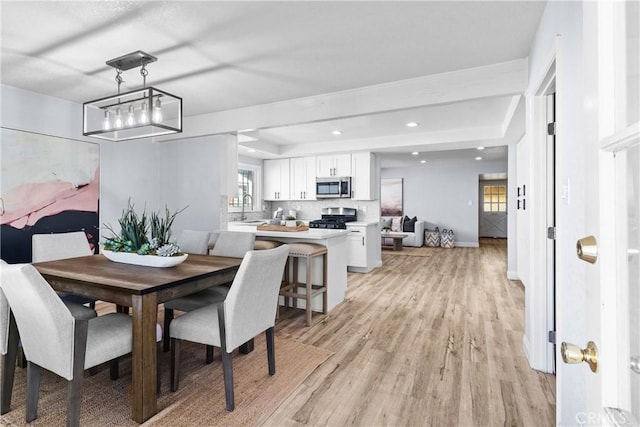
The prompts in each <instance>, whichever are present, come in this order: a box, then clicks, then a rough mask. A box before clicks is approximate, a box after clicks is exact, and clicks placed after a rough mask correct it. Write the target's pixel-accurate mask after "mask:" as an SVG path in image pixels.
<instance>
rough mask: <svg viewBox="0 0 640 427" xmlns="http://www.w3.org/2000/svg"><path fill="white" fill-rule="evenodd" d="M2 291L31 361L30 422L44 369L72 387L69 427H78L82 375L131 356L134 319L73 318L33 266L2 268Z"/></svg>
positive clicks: (114, 316)
mask: <svg viewBox="0 0 640 427" xmlns="http://www.w3.org/2000/svg"><path fill="white" fill-rule="evenodd" d="M0 287H1V288H2V291H3V293H4V295H5V296H6V299H7V301H8V302H9V306H10V308H11V312H12V313H13V315H14V317H15V321H16V325H17V329H18V332H19V334H20V340H21V342H22V346H23V349H24V353H25V356H26V358H27V410H26V421H27V422H31V421H33V420H35V419H36V418H37V415H38V394H39V386H40V370H41V368H45V369H47V370H49V371H51V372H53V373H55V374H56V375H59V376H61V377H63V378H65V379H66V380H67V381H68V389H67V394H68V395H67V425H72V426H77V425H78V424H79V419H80V403H81V390H82V380H83V375H84V370H85V369H89V368H91V367H94V366H97V365H99V364H101V363H104V362H107V361H109V360H114V359H117V358H118V357H119V356H122V355H125V354H128V353H130V352H131V346H132V329H131V318H130V317H129V316H128V315H126V314H121V313H111V314H106V315H103V316H99V317H94V318H92V319H78V318H75V317H74V316H73V315H72V314H71V312H70V311H69V309H68V308H67V306H65V304H64V303H63V302H62V301H61V300H60V298H59V297H58V295H57V294H56V293H55V291H54V290H53V289H52V288H51V286H49V284H48V283H47V282H46V281H45V280H44V278H43V277H42V276H41V275H40V273H39V272H38V270H36V269H35V267H33V266H32V265H30V264H15V265H3V266H2V272H1V279H0Z"/></svg>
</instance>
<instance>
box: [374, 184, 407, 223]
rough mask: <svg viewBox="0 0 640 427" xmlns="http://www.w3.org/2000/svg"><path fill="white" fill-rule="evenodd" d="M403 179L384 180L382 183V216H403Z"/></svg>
mask: <svg viewBox="0 0 640 427" xmlns="http://www.w3.org/2000/svg"><path fill="white" fill-rule="evenodd" d="M402 212H403V205H402V178H382V180H381V182H380V215H382V216H401V215H402Z"/></svg>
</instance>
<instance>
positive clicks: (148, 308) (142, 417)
mask: <svg viewBox="0 0 640 427" xmlns="http://www.w3.org/2000/svg"><path fill="white" fill-rule="evenodd" d="M241 262H242V259H241V258H228V257H219V256H210V255H194V254H190V255H189V257H188V258H187V259H186V260H185V261H184V262H183V263H181V264H179V265H177V266H175V267H169V268H157V267H144V266H138V265H131V264H122V263H117V262H112V261H110V260H108V259H107V258H105V257H104V256H103V255H93V256H87V257H79V258H69V259H62V260H56V261H48V262H40V263H35V264H33V265H34V267H35V268H36V269H37V270H38V271H39V272H40V274H42V276H43V277H44V278H45V279H46V280H47V282H49V284H51V286H52V287H53V288H54V289H55V290H56V291H70V292H73V293H76V294H79V295H84V296H87V297H90V298H93V299H96V300H102V301H107V302H112V303H115V304H117V305H120V306H125V307H131V316H132V321H133V343H132V363H131V365H132V391H133V394H132V405H131V406H132V414H131V418H132V419H133V420H134V421H136V422H138V423H142V422H144V421H146V420H148V419H149V418H151V417H152V416H153V415H155V414H156V413H157V411H158V407H157V396H156V372H157V371H156V369H157V363H158V361H157V351H156V349H157V347H156V345H157V344H156V323H157V318H158V304H161V303H163V302H165V301H169V300H172V299H175V298H179V297H182V296H185V295H188V294H192V293H194V292H198V291H200V290H202V289H206V288H209V287H212V286H216V285H220V284H224V283H228V282H231V281H233V278H234V277H235V274H236V272H237V270H238V267H239V266H240V263H241Z"/></svg>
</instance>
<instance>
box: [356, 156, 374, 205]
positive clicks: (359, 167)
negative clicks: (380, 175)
mask: <svg viewBox="0 0 640 427" xmlns="http://www.w3.org/2000/svg"><path fill="white" fill-rule="evenodd" d="M376 182H377V179H376V176H375V156H374V154H373V153H353V154H352V155H351V192H352V198H353V199H355V200H375V199H376V198H377V197H376V196H377V191H376V188H377V187H376Z"/></svg>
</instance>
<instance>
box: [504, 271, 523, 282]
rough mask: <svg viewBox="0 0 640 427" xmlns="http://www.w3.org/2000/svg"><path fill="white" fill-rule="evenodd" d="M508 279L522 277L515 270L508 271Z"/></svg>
mask: <svg viewBox="0 0 640 427" xmlns="http://www.w3.org/2000/svg"><path fill="white" fill-rule="evenodd" d="M507 279H509V280H520V277H518V273H516V272H515V271H507Z"/></svg>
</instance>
